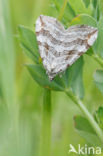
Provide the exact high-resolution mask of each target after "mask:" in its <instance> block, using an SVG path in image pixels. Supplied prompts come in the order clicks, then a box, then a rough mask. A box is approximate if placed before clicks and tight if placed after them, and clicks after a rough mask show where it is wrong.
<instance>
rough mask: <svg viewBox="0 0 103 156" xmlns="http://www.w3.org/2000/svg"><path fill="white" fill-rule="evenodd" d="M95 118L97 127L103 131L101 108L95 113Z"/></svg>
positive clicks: (102, 108) (102, 109)
mask: <svg viewBox="0 0 103 156" xmlns="http://www.w3.org/2000/svg"><path fill="white" fill-rule="evenodd" d="M95 118H96V121H97V122H98V124H99V126H100V127H101V129H102V130H103V107H99V109H98V110H97V111H96V112H95Z"/></svg>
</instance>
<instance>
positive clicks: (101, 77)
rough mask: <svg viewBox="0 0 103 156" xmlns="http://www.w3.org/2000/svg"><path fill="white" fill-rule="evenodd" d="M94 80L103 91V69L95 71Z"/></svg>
mask: <svg viewBox="0 0 103 156" xmlns="http://www.w3.org/2000/svg"><path fill="white" fill-rule="evenodd" d="M94 82H95V84H96V86H97V87H98V89H99V90H100V91H101V92H102V93H103V70H100V69H99V70H96V72H95V73H94Z"/></svg>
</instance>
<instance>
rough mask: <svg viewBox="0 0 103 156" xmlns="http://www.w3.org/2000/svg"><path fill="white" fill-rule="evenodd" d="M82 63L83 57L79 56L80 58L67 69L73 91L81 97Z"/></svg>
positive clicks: (82, 90) (82, 87)
mask: <svg viewBox="0 0 103 156" xmlns="http://www.w3.org/2000/svg"><path fill="white" fill-rule="evenodd" d="M83 64H84V61H83V57H80V59H79V60H77V61H76V62H75V64H73V65H72V67H71V68H70V71H69V72H70V75H71V79H69V81H70V83H71V88H72V90H73V93H74V94H75V95H76V96H78V97H79V98H81V99H82V98H83V97H84V86H83Z"/></svg>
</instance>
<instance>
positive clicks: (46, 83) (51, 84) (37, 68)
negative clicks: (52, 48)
mask: <svg viewBox="0 0 103 156" xmlns="http://www.w3.org/2000/svg"><path fill="white" fill-rule="evenodd" d="M26 67H27V69H28V71H29V72H30V74H31V76H32V78H33V79H34V80H35V81H36V82H37V83H38V84H39V85H40V86H42V87H44V88H48V89H52V90H55V91H64V90H65V85H64V83H63V81H62V79H60V78H59V77H58V76H57V77H56V78H55V79H54V80H53V81H50V80H49V79H48V76H47V74H46V72H45V69H44V68H43V67H42V65H26Z"/></svg>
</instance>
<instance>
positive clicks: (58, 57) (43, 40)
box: [35, 15, 98, 80]
mask: <svg viewBox="0 0 103 156" xmlns="http://www.w3.org/2000/svg"><path fill="white" fill-rule="evenodd" d="M35 31H36V36H37V41H38V46H39V52H40V56H41V58H42V60H43V65H44V68H45V69H46V72H47V74H48V76H49V79H50V80H52V79H53V78H54V77H55V76H56V75H57V74H58V73H60V72H63V71H65V70H66V69H67V67H69V66H71V65H72V64H73V63H74V62H75V61H76V60H77V59H78V58H79V57H80V56H81V55H83V54H84V53H85V52H86V51H87V50H88V49H89V48H90V47H91V46H92V45H93V44H94V42H95V40H96V39H97V36H98V30H97V28H94V27H91V26H88V25H74V26H71V27H69V28H68V29H65V28H64V26H63V25H62V24H61V23H60V22H59V21H58V20H57V19H56V18H53V17H49V16H44V15H40V16H39V18H38V19H37V21H36V29H35Z"/></svg>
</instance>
